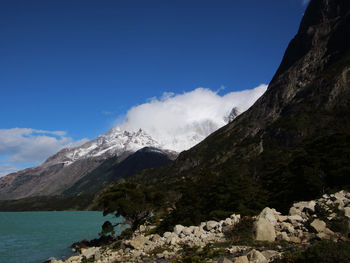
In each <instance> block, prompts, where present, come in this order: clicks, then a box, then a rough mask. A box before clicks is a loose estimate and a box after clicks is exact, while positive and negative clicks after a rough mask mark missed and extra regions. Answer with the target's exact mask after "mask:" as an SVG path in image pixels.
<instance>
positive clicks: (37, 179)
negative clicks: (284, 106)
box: [0, 110, 238, 200]
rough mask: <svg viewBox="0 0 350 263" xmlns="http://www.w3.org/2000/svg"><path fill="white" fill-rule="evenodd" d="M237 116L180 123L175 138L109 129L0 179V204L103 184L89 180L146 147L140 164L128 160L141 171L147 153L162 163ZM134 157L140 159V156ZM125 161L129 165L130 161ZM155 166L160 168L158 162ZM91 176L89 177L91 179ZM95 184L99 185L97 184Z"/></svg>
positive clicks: (166, 135)
mask: <svg viewBox="0 0 350 263" xmlns="http://www.w3.org/2000/svg"><path fill="white" fill-rule="evenodd" d="M237 112H238V111H237V110H232V112H231V114H230V115H228V116H227V117H226V118H225V119H223V121H222V123H220V125H219V124H218V123H214V122H213V121H211V120H209V119H201V120H195V121H192V122H190V123H184V124H183V125H182V126H181V127H180V128H179V130H176V131H175V132H176V136H169V134H160V133H157V132H154V131H152V130H151V131H150V132H147V131H145V130H142V129H138V130H136V131H127V130H125V129H124V128H120V127H116V128H112V129H110V130H109V131H108V132H107V133H105V134H103V135H100V136H98V137H97V138H96V139H94V140H91V141H89V142H87V143H85V144H83V145H81V146H78V147H70V148H64V149H62V150H60V151H59V152H58V153H56V154H54V155H53V156H51V157H49V158H48V159H47V160H46V161H45V162H44V163H43V164H41V165H39V166H37V167H33V168H28V169H25V170H22V171H18V172H16V173H12V174H9V175H7V176H4V177H2V178H0V200H1V199H19V198H24V197H29V196H38V195H60V194H62V193H64V192H65V191H67V190H68V189H71V188H72V187H73V188H74V186H75V185H76V184H79V183H80V185H79V187H78V188H79V189H84V187H85V186H84V184H85V183H86V179H84V178H88V179H89V182H90V184H91V180H92V184H93V180H104V179H101V178H102V177H101V178H100V179H99V178H92V177H94V176H95V175H94V174H95V173H93V171H94V170H95V169H97V168H98V167H100V165H102V164H104V162H105V161H108V160H110V158H111V157H113V158H114V159H113V160H112V161H111V162H112V163H110V164H108V165H112V166H117V165H119V164H121V162H123V161H124V160H127V158H128V157H129V156H131V155H133V154H135V153H137V151H139V150H140V149H143V148H144V147H148V150H147V156H146V155H145V156H144V157H142V158H144V160H140V157H138V158H133V159H131V160H136V159H138V162H139V163H141V164H142V167H143V168H148V167H149V166H148V165H149V164H147V163H145V162H146V161H145V160H148V161H147V162H148V163H151V162H150V161H149V160H150V159H152V158H153V157H151V155H152V153H151V152H157V151H159V154H162V155H163V157H162V159H161V160H162V162H164V161H166V160H167V158H168V159H169V160H173V159H175V158H176V156H177V153H179V152H180V151H183V150H187V149H189V148H190V147H192V146H194V145H196V144H197V143H199V142H201V141H202V140H203V139H205V138H206V137H207V136H208V135H209V134H211V133H212V132H214V131H215V130H216V129H218V128H220V127H221V126H222V125H224V124H225V123H227V122H228V121H229V120H231V119H232V118H235V117H236V116H237ZM173 132H174V131H173ZM150 134H152V135H150ZM150 149H152V150H150ZM137 156H141V155H140V152H138V155H137ZM142 158H141V159H142ZM147 158H148V159H147ZM128 161H129V162H130V159H129V160H128ZM157 163H158V164H160V162H157ZM108 165H107V166H108ZM136 165H137V164H135V166H136ZM124 166H125V165H124ZM124 166H123V167H124ZM131 166H133V165H130V164H128V167H131ZM140 169H141V168H140ZM92 173H93V175H91V174H92ZM116 177H118V175H114V174H112V175H110V177H108V178H116ZM108 180H109V179H108ZM99 183H101V182H100V181H99ZM105 183H108V182H107V181H106V182H102V184H101V185H104V184H105ZM76 188H77V187H76ZM78 188H77V189H78ZM79 191H80V190H79Z"/></svg>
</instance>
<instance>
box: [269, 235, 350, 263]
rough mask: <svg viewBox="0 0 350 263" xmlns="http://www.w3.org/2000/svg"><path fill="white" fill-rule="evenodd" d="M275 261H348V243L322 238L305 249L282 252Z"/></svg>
mask: <svg viewBox="0 0 350 263" xmlns="http://www.w3.org/2000/svg"><path fill="white" fill-rule="evenodd" d="M274 262H275V263H346V262H350V244H349V243H345V242H339V243H335V242H331V241H327V240H323V241H320V242H317V243H314V244H313V245H311V246H310V247H309V248H307V249H306V250H304V251H302V250H295V251H293V252H287V253H285V254H283V258H282V259H278V260H275V261H274Z"/></svg>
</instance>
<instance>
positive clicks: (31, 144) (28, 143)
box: [0, 128, 87, 175]
mask: <svg viewBox="0 0 350 263" xmlns="http://www.w3.org/2000/svg"><path fill="white" fill-rule="evenodd" d="M86 141H87V139H83V140H80V141H74V140H73V139H72V138H71V137H67V136H66V132H64V131H45V130H37V129H31V128H13V129H0V161H1V162H2V164H0V175H1V174H2V175H4V174H5V173H8V172H9V171H10V172H13V171H15V170H16V169H17V170H18V169H19V168H18V167H19V166H17V164H18V165H20V164H22V163H34V164H39V163H41V162H43V161H44V160H45V159H46V158H47V157H49V156H50V155H52V154H54V153H56V152H57V151H59V150H60V149H62V148H64V147H73V146H76V145H80V144H82V143H84V142H86ZM1 156H2V157H1Z"/></svg>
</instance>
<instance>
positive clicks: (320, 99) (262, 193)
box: [138, 0, 350, 218]
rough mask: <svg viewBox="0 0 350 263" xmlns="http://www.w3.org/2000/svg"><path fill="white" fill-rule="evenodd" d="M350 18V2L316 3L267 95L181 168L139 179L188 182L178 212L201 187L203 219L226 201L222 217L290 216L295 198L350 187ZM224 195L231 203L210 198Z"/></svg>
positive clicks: (183, 158)
mask: <svg viewBox="0 0 350 263" xmlns="http://www.w3.org/2000/svg"><path fill="white" fill-rule="evenodd" d="M349 11H350V2H349V1H347V0H312V1H311V2H310V4H309V6H308V8H307V10H306V12H305V15H304V17H303V19H302V22H301V25H300V28H299V31H298V33H297V35H296V36H295V37H294V38H293V40H292V41H291V42H290V44H289V46H288V48H287V50H286V52H285V55H284V57H283V60H282V62H281V65H280V67H279V68H278V70H277V72H276V74H275V76H274V77H273V79H272V81H271V82H270V85H269V87H268V89H267V91H266V92H265V94H264V95H263V96H262V97H261V98H260V99H258V101H257V102H256V103H255V104H254V105H253V106H252V107H251V108H250V109H248V110H247V111H246V112H244V113H242V114H241V115H240V116H238V117H237V118H236V119H235V120H234V121H232V122H230V123H229V124H228V125H226V126H224V127H223V128H221V129H220V130H218V131H217V132H215V133H213V134H212V135H210V136H209V137H208V138H207V139H205V140H204V141H202V142H201V143H199V144H198V145H196V146H195V147H193V148H192V149H190V150H189V151H186V152H183V153H181V154H180V156H179V157H178V158H177V160H176V161H175V162H174V163H173V164H171V165H170V166H168V167H166V168H162V169H157V170H152V172H150V173H144V174H143V175H142V176H139V177H138V178H139V180H141V181H144V182H146V183H149V184H155V183H158V184H164V185H166V187H167V188H169V187H171V186H176V185H178V184H179V182H180V181H181V183H182V184H185V185H186V186H185V190H181V191H182V196H183V197H182V201H180V203H178V207H180V206H183V207H186V206H189V205H190V204H189V203H186V201H185V199H186V198H190V194H189V192H190V191H189V189H190V188H191V187H190V185H191V184H193V183H194V184H197V185H195V186H193V187H192V191H196V190H195V189H196V188H197V189H198V188H201V194H202V197H203V198H202V199H201V200H199V201H198V202H199V204H198V205H199V206H202V207H201V208H202V209H201V212H202V213H203V214H205V213H208V214H209V213H211V211H210V210H207V211H206V210H205V209H206V207H209V206H211V203H210V202H217V203H218V204H219V203H220V201H219V198H223V200H222V204H221V207H220V206H219V205H218V207H217V209H222V210H225V209H226V207H227V209H228V208H231V209H232V207H233V206H236V208H237V209H243V208H244V207H246V208H247V209H248V210H249V209H257V208H261V206H262V205H266V204H272V205H275V207H277V208H279V209H280V208H281V209H283V208H285V207H287V206H288V205H290V204H291V202H292V201H293V199H294V198H296V199H298V198H301V199H312V198H314V197H315V196H316V195H319V194H320V193H322V191H325V190H326V189H328V190H334V189H337V188H341V187H340V186H341V185H348V186H349V187H350V180H349V176H347V174H348V172H346V171H349V170H350V163H349V159H348V158H347V157H346V156H349V151H350V145H349V141H350V38H349V37H348V36H349V35H350V12H349ZM186 181H188V182H189V183H186ZM214 186H215V187H214ZM218 188H220V189H222V191H224V192H225V190H224V189H226V191H227V192H230V193H231V197H230V196H220V194H223V193H217V195H216V196H215V197H213V195H215V194H213V193H211V194H210V196H208V198H206V195H205V192H206V191H208V192H210V191H214V193H215V189H218ZM186 191H187V194H186ZM210 198H212V200H209V199H210ZM203 200H207V201H205V202H204V201H203ZM229 202H231V205H230V206H229V205H228V203H229ZM192 203H193V201H192ZM233 203H234V204H235V205H232V204H233ZM193 206H195V204H193ZM185 210H186V209H184V211H185ZM249 211H251V210H249ZM178 217H179V218H180V217H181V215H180V214H179V215H178Z"/></svg>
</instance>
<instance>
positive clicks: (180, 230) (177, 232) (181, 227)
mask: <svg viewBox="0 0 350 263" xmlns="http://www.w3.org/2000/svg"><path fill="white" fill-rule="evenodd" d="M184 228H185V227H184V226H182V225H176V226H174V230H173V232H174V233H175V234H176V235H180V233H181V232H182V230H183V229H184Z"/></svg>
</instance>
